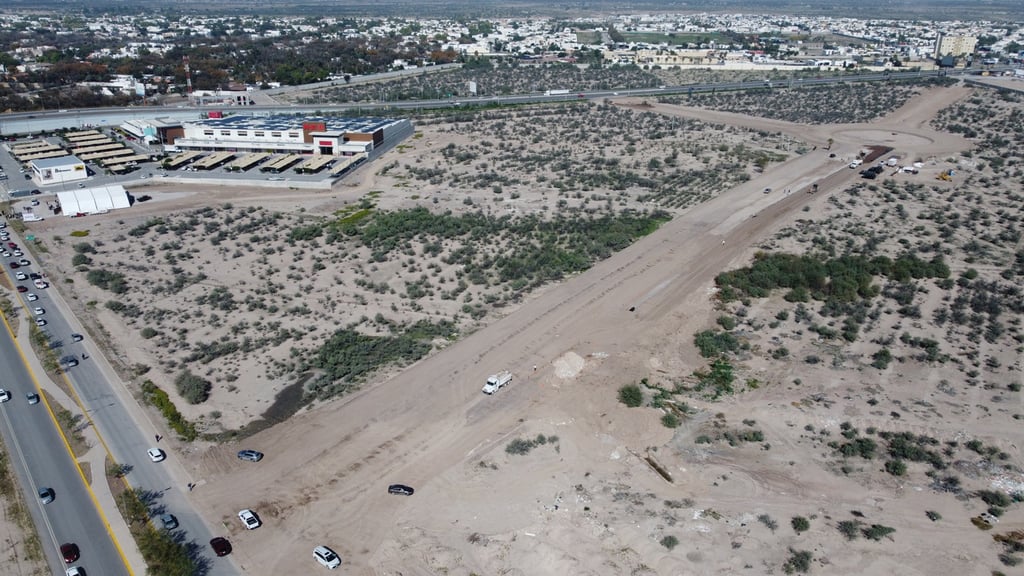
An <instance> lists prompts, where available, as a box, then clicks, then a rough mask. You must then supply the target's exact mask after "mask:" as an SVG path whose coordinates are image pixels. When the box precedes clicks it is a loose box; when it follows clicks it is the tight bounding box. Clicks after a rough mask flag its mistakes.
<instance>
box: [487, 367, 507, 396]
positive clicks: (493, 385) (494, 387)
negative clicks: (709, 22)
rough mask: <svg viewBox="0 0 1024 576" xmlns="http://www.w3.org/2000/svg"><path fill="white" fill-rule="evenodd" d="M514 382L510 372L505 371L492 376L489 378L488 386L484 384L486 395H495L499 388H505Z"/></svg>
mask: <svg viewBox="0 0 1024 576" xmlns="http://www.w3.org/2000/svg"><path fill="white" fill-rule="evenodd" d="M511 381H512V373H511V372H509V371H508V370H503V371H501V372H498V373H497V374H492V375H491V376H490V377H489V378H487V384H484V387H483V392H484V394H494V393H495V392H497V391H498V389H499V388H501V387H502V386H505V385H506V384H508V383H509V382H511Z"/></svg>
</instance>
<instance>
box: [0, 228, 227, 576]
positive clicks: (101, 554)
mask: <svg viewBox="0 0 1024 576" xmlns="http://www.w3.org/2000/svg"><path fill="white" fill-rule="evenodd" d="M14 238H15V237H13V236H12V240H14ZM26 257H28V258H31V256H26ZM3 260H5V262H3V265H4V267H5V268H8V266H9V265H8V263H7V262H6V261H9V260H10V259H9V258H5V259H3ZM18 271H25V272H26V273H29V272H31V271H33V268H32V267H28V268H26V267H21V268H18V269H17V270H10V269H8V270H6V271H5V273H8V274H9V275H10V276H11V278H12V280H13V279H14V273H16V272H18ZM15 284H24V285H26V286H28V287H29V293H34V294H36V295H37V296H38V297H39V299H38V300H36V301H34V302H25V303H26V304H27V307H28V311H27V312H26V311H25V309H24V308H21V307H20V305H21V304H22V303H23V300H21V299H20V298H19V299H17V300H16V302H15V305H16V306H17V307H19V314H22V316H23V318H22V321H29V322H31V321H34V318H35V317H37V316H35V315H34V314H33V313H32V309H33V308H35V307H37V306H38V307H41V308H43V309H44V310H45V314H43V315H41V316H38V317H40V318H44V319H46V321H47V324H46V326H45V327H44V330H45V331H46V332H47V333H48V334H49V335H50V340H51V343H52V345H54V346H56V347H57V351H58V356H61V357H64V356H74V357H76V358H77V359H78V365H77V366H73V367H70V368H68V370H67V373H68V378H69V379H70V380H71V382H72V384H73V386H74V389H75V393H76V394H77V396H78V399H79V402H80V404H81V406H82V408H83V409H84V410H85V413H86V415H87V417H88V424H92V425H95V426H96V429H97V431H98V433H99V434H100V436H101V437H102V439H103V441H104V443H105V445H106V447H107V448H108V449H109V452H110V454H111V455H112V456H113V458H114V459H115V460H116V461H117V462H118V463H121V464H125V465H127V466H129V467H130V471H129V472H128V474H127V476H126V477H127V479H128V482H129V484H130V485H131V486H132V487H133V488H136V489H138V490H140V491H141V493H142V495H143V497H144V500H146V501H147V503H148V504H149V505H150V509H151V511H152V513H153V514H154V515H157V514H162V513H165V512H170V513H171V514H174V515H175V516H176V517H177V518H178V521H179V523H180V527H179V528H178V530H179V531H180V533H181V535H182V537H183V538H184V539H185V541H186V542H187V543H189V546H190V548H191V550H192V551H193V553H194V554H195V557H196V559H197V562H198V564H199V565H200V568H201V569H200V571H198V572H197V573H196V574H197V575H202V574H206V575H209V576H228V575H234V574H237V570H236V569H235V567H234V565H233V564H232V562H231V561H230V559H218V558H216V557H215V556H214V555H213V554H212V552H211V551H210V548H209V541H210V539H211V538H212V537H213V534H212V533H211V531H210V529H209V527H207V525H206V524H205V523H204V522H203V519H202V518H201V516H200V515H199V514H198V513H197V512H196V511H195V509H194V508H193V507H192V505H191V503H190V502H189V501H188V499H187V496H186V494H187V492H188V488H187V484H188V481H187V480H184V481H183V480H181V479H178V478H176V477H175V474H174V471H173V470H171V469H170V468H169V467H170V466H171V465H172V463H173V459H174V458H175V455H174V454H173V453H172V452H170V451H167V460H165V461H163V462H152V461H151V460H150V458H149V456H148V455H147V453H146V452H147V450H148V449H149V448H151V447H154V446H157V443H156V442H155V439H154V438H153V437H152V436H149V435H148V434H143V433H142V432H140V430H142V429H148V428H147V427H145V426H140V425H139V423H138V422H136V420H135V418H134V414H135V412H133V411H130V410H128V409H127V408H126V407H125V406H126V403H128V402H134V400H133V399H132V398H131V397H130V395H129V394H128V392H127V391H126V390H124V389H123V388H122V389H121V390H117V389H115V388H114V387H115V386H120V384H118V383H113V382H111V381H110V380H108V379H107V378H106V376H105V375H104V373H103V371H102V370H101V368H100V366H98V365H97V363H96V360H95V358H94V357H93V356H92V351H93V350H95V348H93V347H91V346H89V343H88V341H87V340H84V341H82V342H73V341H72V338H71V334H72V333H73V332H80V330H78V329H76V328H75V327H74V326H72V324H71V323H69V322H68V321H67V317H70V314H67V317H66V316H65V311H64V310H63V303H62V302H59V301H56V300H54V299H53V298H51V296H50V293H49V290H50V289H44V290H39V289H36V288H34V287H33V286H32V285H31V283H30V281H22V282H17V281H16V282H15ZM27 294H28V293H26V294H18V296H19V297H21V296H25V295H27ZM26 317H27V318H26ZM5 332H6V331H5ZM0 350H2V352H3V362H4V364H3V365H0V370H2V372H0V373H4V374H18V375H20V376H19V377H18V378H15V379H5V380H4V384H3V386H5V387H9V388H11V389H12V392H11V393H12V395H13V396H14V397H13V398H12V400H11V402H8V403H5V404H3V405H2V408H0V410H3V411H4V412H5V413H6V414H7V415H9V417H11V418H12V420H14V419H16V420H17V421H15V422H13V424H14V425H13V426H11V427H10V429H9V430H5V432H9V433H10V434H11V440H14V439H16V440H17V442H18V443H21V444H22V445H25V446H28V447H29V448H27V449H24V450H23V452H24V453H25V459H24V460H25V464H26V466H25V475H24V476H22V477H21V480H22V485H23V486H25V487H26V492H28V497H30V498H32V500H33V501H38V497H37V496H36V495H35V493H34V491H35V487H36V486H38V485H39V483H40V482H49V483H50V485H51V486H52V487H53V488H54V489H55V490H56V491H57V500H56V501H54V502H53V503H51V504H49V505H47V506H46V511H47V512H48V513H49V515H48V518H53V519H55V520H57V522H54V523H53V524H59V525H61V529H60V530H59V531H58V530H57V529H56V526H55V527H54V534H55V536H54V539H55V540H60V541H59V542H57V543H56V544H55V545H53V546H50V548H52V550H53V554H54V557H56V556H57V555H58V554H57V550H58V549H59V548H58V547H59V545H60V544H61V543H63V542H67V541H73V542H76V543H78V544H79V546H80V547H81V548H82V551H83V552H82V560H83V564H82V566H84V567H85V568H86V570H87V571H88V572H89V573H90V574H101V575H114V576H116V575H118V574H127V573H128V572H127V570H126V569H125V566H124V563H123V561H122V560H121V557H120V555H119V554H118V553H117V550H116V549H115V547H114V545H113V542H112V541H111V539H110V536H109V534H108V532H107V530H106V528H105V526H104V524H103V522H102V521H101V519H100V515H99V512H98V511H97V505H96V504H95V502H93V501H92V499H91V496H90V495H89V493H88V491H87V490H86V489H85V486H84V484H83V481H82V479H81V477H80V476H79V475H78V473H77V472H76V471H75V469H76V467H75V465H74V464H73V462H72V460H71V458H70V456H69V454H68V451H67V449H66V448H65V446H64V444H63V441H62V440H61V439H60V437H59V435H58V433H57V431H56V429H55V426H56V423H55V422H54V421H53V420H52V418H49V417H48V415H47V414H46V413H45V411H44V410H45V407H44V406H43V404H36V405H32V406H30V405H29V404H28V402H27V400H26V399H25V393H26V392H28V391H31V390H34V389H35V385H34V384H33V383H32V380H31V379H30V378H29V376H28V374H27V371H26V368H25V366H24V364H23V363H22V361H21V357H20V356H19V355H18V353H17V350H16V349H15V348H14V346H13V344H12V343H11V339H10V334H7V333H5V335H4V336H3V340H2V344H0ZM83 353H85V354H87V355H88V356H89V357H88V358H87V359H83V358H82V354H83ZM68 408H71V407H68ZM11 440H8V445H9V446H11V452H12V460H13V459H15V457H16V456H17V452H16V451H15V449H14V445H13V444H12V442H11ZM102 448H103V447H102V446H100V447H96V448H94V449H102ZM103 473H104V471H102V470H100V471H97V470H94V471H93V476H94V477H97V478H98V477H99V476H100V475H102V474H103ZM29 474H31V476H29ZM51 478H52V480H51ZM68 514H70V515H71V516H70V518H74V521H70V520H66V519H65V516H66V515H68ZM37 526H41V527H42V528H43V529H41V530H40V534H41V537H42V540H43V541H44V542H46V541H47V538H46V533H47V532H48V531H49V528H48V527H47V525H46V524H38V523H37ZM72 528H73V529H74V530H72ZM76 539H77V540H76ZM94 558H95V560H94ZM59 561H60V564H61V565H63V559H59Z"/></svg>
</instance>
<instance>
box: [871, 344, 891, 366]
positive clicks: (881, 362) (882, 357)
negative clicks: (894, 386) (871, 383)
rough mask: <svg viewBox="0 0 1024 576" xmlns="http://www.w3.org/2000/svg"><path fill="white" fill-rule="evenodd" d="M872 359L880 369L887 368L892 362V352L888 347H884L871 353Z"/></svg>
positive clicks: (872, 363) (873, 363) (874, 364)
mask: <svg viewBox="0 0 1024 576" xmlns="http://www.w3.org/2000/svg"><path fill="white" fill-rule="evenodd" d="M871 360H872V362H871V365H872V366H874V367H875V368H878V369H879V370H885V369H886V368H888V367H889V363H890V362H892V352H889V349H888V348H882V349H881V350H879V351H878V352H875V353H874V354H872V355H871Z"/></svg>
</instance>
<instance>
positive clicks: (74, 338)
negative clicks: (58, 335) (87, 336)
mask: <svg viewBox="0 0 1024 576" xmlns="http://www.w3.org/2000/svg"><path fill="white" fill-rule="evenodd" d="M82 338H83V337H82V335H81V334H78V333H77V332H72V333H71V341H72V342H81V341H82Z"/></svg>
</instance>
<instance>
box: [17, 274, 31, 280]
mask: <svg viewBox="0 0 1024 576" xmlns="http://www.w3.org/2000/svg"><path fill="white" fill-rule="evenodd" d="M14 277H15V278H17V279H18V280H28V276H26V275H25V273H24V272H18V273H17V274H15V275H14Z"/></svg>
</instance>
